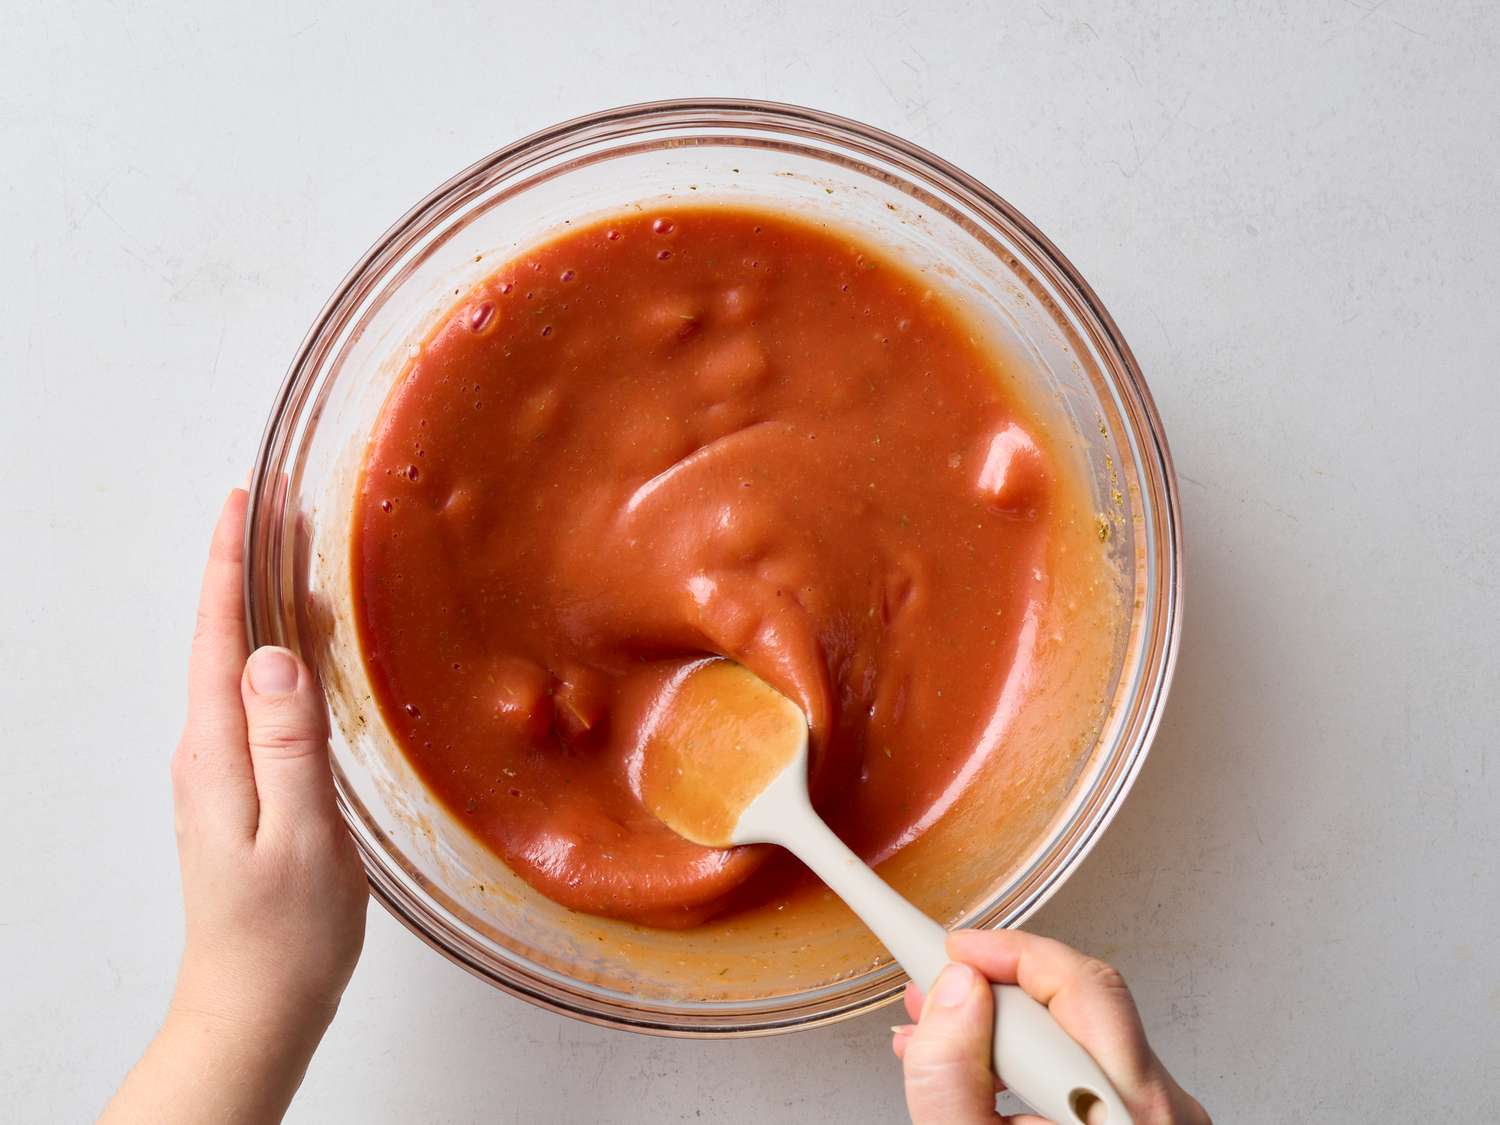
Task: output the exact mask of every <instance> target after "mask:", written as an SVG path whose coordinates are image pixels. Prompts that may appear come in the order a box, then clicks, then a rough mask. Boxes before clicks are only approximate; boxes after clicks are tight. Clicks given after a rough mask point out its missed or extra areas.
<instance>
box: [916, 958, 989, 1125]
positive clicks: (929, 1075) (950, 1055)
mask: <svg viewBox="0 0 1500 1125" xmlns="http://www.w3.org/2000/svg"><path fill="white" fill-rule="evenodd" d="M994 1025H995V1000H994V997H993V996H992V995H991V993H990V986H989V982H988V981H986V980H985V979H984V978H983V977H981V976H980V975H979V974H978V973H976V972H975V971H974V970H973V969H971V968H970V967H969V966H968V965H959V964H953V965H949V966H948V967H947V968H946V969H944V970H943V971H942V973H941V974H940V975H939V976H938V979H937V983H936V984H935V985H933V987H932V991H931V992H929V993H928V994H927V1001H926V1003H925V1004H923V1006H922V1018H921V1019H920V1020H919V1021H918V1022H917V1028H916V1030H915V1031H913V1032H912V1034H911V1039H910V1041H909V1042H908V1043H907V1045H906V1051H905V1053H904V1055H903V1056H902V1065H903V1069H904V1071H905V1074H906V1106H907V1109H909V1110H910V1111H911V1119H912V1122H913V1123H914V1125H950V1123H951V1125H981V1123H982V1125H993V1123H994V1122H998V1121H999V1120H1000V1116H999V1114H997V1113H996V1112H995V1075H994V1072H993V1071H992V1070H991V1069H990V1041H991V1037H992V1036H993V1035H994V1030H995V1028H994Z"/></svg>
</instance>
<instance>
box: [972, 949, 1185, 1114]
mask: <svg viewBox="0 0 1500 1125" xmlns="http://www.w3.org/2000/svg"><path fill="white" fill-rule="evenodd" d="M948 955H949V956H950V957H953V958H954V959H955V960H963V961H964V962H966V963H967V964H970V965H973V966H974V967H975V968H976V969H978V970H979V971H980V972H982V973H983V974H984V975H985V976H987V977H989V978H990V979H991V980H993V981H996V982H997V983H1001V984H1010V983H1015V984H1019V985H1020V986H1021V988H1022V990H1023V991H1024V992H1026V994H1027V995H1029V996H1031V997H1032V999H1034V1000H1037V1001H1038V1002H1040V1003H1042V1004H1045V1005H1047V1008H1048V1010H1049V1011H1050V1012H1051V1013H1052V1017H1053V1019H1055V1020H1057V1022H1058V1024H1059V1025H1060V1026H1061V1027H1062V1029H1063V1030H1064V1031H1066V1032H1067V1033H1068V1034H1069V1035H1071V1036H1072V1037H1073V1038H1074V1039H1075V1040H1077V1042H1078V1043H1079V1045H1080V1046H1082V1047H1083V1048H1084V1049H1085V1050H1087V1051H1088V1052H1089V1053H1090V1054H1091V1055H1093V1056H1094V1058H1095V1060H1096V1061H1097V1062H1098V1063H1099V1065H1100V1066H1101V1067H1103V1068H1104V1072H1105V1073H1106V1074H1107V1075H1108V1076H1109V1077H1110V1079H1111V1080H1112V1081H1113V1082H1114V1083H1115V1084H1116V1086H1117V1087H1118V1088H1119V1090H1120V1093H1121V1095H1122V1096H1124V1097H1126V1098H1129V1096H1130V1094H1129V1092H1128V1091H1130V1090H1134V1089H1141V1088H1144V1087H1145V1086H1146V1085H1148V1084H1149V1082H1150V1081H1151V1080H1152V1079H1153V1078H1154V1077H1155V1073H1156V1070H1157V1068H1158V1067H1159V1065H1160V1064H1159V1063H1158V1062H1157V1060H1156V1056H1155V1055H1154V1054H1153V1053H1152V1051H1151V1047H1150V1045H1149V1044H1148V1043H1147V1042H1146V1030H1145V1028H1144V1027H1143V1026H1142V1024H1141V1017H1140V1013H1139V1011H1137V1009H1136V1006H1135V1000H1134V999H1133V998H1132V997H1131V995H1130V990H1129V988H1127V987H1126V985H1125V980H1124V978H1123V977H1122V976H1121V975H1120V974H1119V972H1118V971H1116V970H1115V969H1114V968H1112V967H1111V966H1109V965H1107V964H1105V963H1104V962H1103V961H1100V960H1099V959H1098V958H1096V957H1089V956H1087V955H1085V954H1083V953H1080V952H1078V950H1076V949H1073V948H1071V947H1070V946H1067V945H1064V944H1063V943H1062V942H1060V941H1054V940H1053V939H1051V938H1045V937H1041V936H1039V935H1037V934H1028V933H1023V932H1021V931H1019V930H997V931H984V930H960V931H958V932H956V933H952V934H949V935H948Z"/></svg>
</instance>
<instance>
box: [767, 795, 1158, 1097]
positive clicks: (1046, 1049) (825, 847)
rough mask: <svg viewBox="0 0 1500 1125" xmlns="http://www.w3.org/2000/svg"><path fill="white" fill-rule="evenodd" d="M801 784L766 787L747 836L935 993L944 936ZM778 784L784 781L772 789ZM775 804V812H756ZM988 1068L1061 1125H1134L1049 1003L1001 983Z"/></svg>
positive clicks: (944, 955) (944, 947) (943, 957)
mask: <svg viewBox="0 0 1500 1125" xmlns="http://www.w3.org/2000/svg"><path fill="white" fill-rule="evenodd" d="M789 772H790V771H789ZM797 782H798V783H797V785H796V786H795V788H797V789H800V790H801V793H800V796H799V795H798V794H796V793H794V792H788V791H782V792H779V793H775V794H773V793H772V792H771V789H768V790H767V793H766V796H767V797H771V798H773V800H775V804H774V805H772V803H771V802H770V801H766V802H765V804H763V805H761V809H756V808H754V806H752V809H751V810H747V816H746V817H745V818H742V819H741V821H740V828H741V830H742V831H743V832H744V833H745V836H746V838H752V837H753V838H755V839H759V840H764V841H766V842H768V843H775V844H780V845H781V846H782V847H785V848H787V849H788V850H790V851H792V852H794V853H795V854H796V855H797V857H798V858H799V859H801V860H802V862H803V863H805V864H807V866H808V867H810V868H812V870H813V871H814V873H816V874H817V876H818V877H819V878H820V879H822V880H823V882H825V883H826V884H828V886H829V888H830V889H831V890H832V891H833V892H834V893H835V894H836V895H838V896H839V897H840V898H841V899H843V900H844V902H846V903H847V904H848V905H849V907H850V909H852V910H853V911H854V913H855V914H857V915H859V917H860V918H861V919H862V920H863V921H864V923H865V925H867V926H869V927H870V929H871V930H872V931H874V933H875V936H876V937H878V938H879V939H880V940H881V942H882V943H883V944H884V945H885V947H886V948H887V949H889V950H890V951H891V955H892V956H894V957H895V958H896V961H897V962H898V963H899V964H900V966H901V967H902V968H903V969H905V970H906V972H907V974H908V975H909V976H910V977H911V978H912V980H914V981H916V982H917V984H918V986H919V987H921V988H922V990H923V991H924V992H925V991H929V990H930V989H931V988H932V986H933V984H934V983H935V982H936V981H937V978H938V974H939V973H941V972H942V970H943V967H944V966H945V965H947V964H948V953H947V933H946V931H945V930H944V929H943V927H941V926H939V925H938V924H937V923H936V922H934V921H933V920H932V919H931V918H929V917H927V915H925V914H923V913H922V912H921V911H920V910H918V909H917V908H916V907H915V906H913V905H912V904H911V903H909V902H907V901H906V899H904V898H902V897H901V896H900V895H899V894H897V893H896V892H895V891H894V890H892V889H891V887H890V885H889V884H887V883H886V882H885V881H884V880H882V879H881V878H880V876H878V875H876V874H875V872H873V871H871V870H870V868H869V867H868V866H867V865H866V864H865V862H864V861H863V860H862V859H860V858H859V856H857V855H855V854H854V852H852V851H850V850H849V848H848V847H847V846H846V845H845V844H844V842H843V841H842V840H840V839H839V838H838V837H837V836H836V835H834V833H833V831H832V830H831V829H830V828H829V827H828V826H827V825H826V824H824V823H823V821H822V819H821V818H820V817H819V816H818V815H817V813H815V812H814V811H813V808H812V804H811V802H809V801H808V799H807V791H806V784H805V782H802V781H801V779H800V778H798V779H797ZM780 785H781V782H780V779H778V781H777V782H773V783H772V787H771V788H772V789H774V788H780ZM787 788H788V789H791V788H792V787H791V786H788V787H787ZM762 800H764V798H763V799H762ZM758 803H759V802H758ZM773 808H774V809H775V810H776V815H775V816H771V815H765V816H763V817H761V816H752V815H751V813H752V812H754V813H759V812H761V810H762V809H764V810H766V812H767V813H769V812H770V811H771V809H773ZM747 821H748V823H747ZM992 1064H993V1066H994V1068H995V1073H996V1074H997V1075H999V1076H1000V1081H1002V1082H1004V1083H1005V1085H1006V1086H1007V1087H1008V1088H1009V1089H1010V1090H1011V1092H1012V1093H1014V1094H1015V1095H1016V1096H1017V1097H1019V1098H1021V1099H1022V1100H1023V1101H1025V1102H1026V1104H1027V1105H1029V1106H1031V1108H1032V1109H1034V1110H1036V1111H1037V1112H1038V1113H1040V1114H1041V1115H1042V1116H1044V1117H1050V1118H1051V1119H1052V1120H1053V1121H1055V1122H1059V1123H1060V1125H1086V1123H1087V1118H1086V1116H1085V1115H1086V1114H1087V1112H1088V1109H1089V1107H1090V1106H1091V1105H1092V1104H1093V1103H1095V1102H1101V1103H1103V1104H1104V1106H1105V1107H1106V1108H1107V1109H1108V1111H1109V1112H1108V1114H1107V1115H1106V1118H1105V1120H1106V1121H1107V1122H1108V1125H1132V1122H1131V1117H1130V1112H1129V1110H1127V1109H1126V1108H1125V1103H1124V1102H1123V1101H1121V1099H1120V1095H1119V1094H1117V1093H1116V1092H1115V1089H1114V1087H1113V1086H1112V1085H1111V1084H1110V1081H1109V1079H1108V1078H1106V1077H1105V1076H1104V1072H1103V1071H1102V1070H1100V1069H1099V1064H1098V1063H1096V1062H1095V1061H1094V1060H1093V1058H1092V1057H1090V1055H1089V1053H1088V1052H1087V1051H1085V1050H1084V1049H1083V1048H1082V1047H1080V1046H1079V1045H1078V1044H1077V1043H1076V1042H1075V1041H1074V1040H1073V1038H1072V1037H1071V1036H1070V1035H1069V1034H1068V1033H1067V1032H1066V1031H1064V1030H1063V1029H1062V1028H1061V1027H1060V1026H1058V1023H1057V1021H1056V1020H1054V1019H1053V1018H1052V1014H1051V1013H1050V1012H1049V1011H1047V1009H1046V1007H1045V1006H1044V1005H1042V1004H1039V1003H1037V1002H1036V1001H1035V1000H1033V999H1032V998H1031V997H1030V996H1027V995H1026V993H1024V992H1022V991H1021V990H1020V989H1019V988H1017V987H1016V986H1015V985H1013V984H1001V985H996V986H995V1035H994V1054H993V1055H992Z"/></svg>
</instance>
